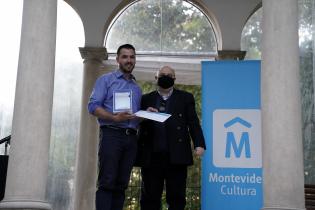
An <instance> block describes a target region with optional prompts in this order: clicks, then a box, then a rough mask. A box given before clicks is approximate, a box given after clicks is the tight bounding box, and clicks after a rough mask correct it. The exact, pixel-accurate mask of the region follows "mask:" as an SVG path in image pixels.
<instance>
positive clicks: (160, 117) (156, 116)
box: [135, 110, 171, 122]
mask: <svg viewBox="0 0 315 210" xmlns="http://www.w3.org/2000/svg"><path fill="white" fill-rule="evenodd" d="M135 115H136V116H138V117H142V118H146V119H149V120H154V121H158V122H164V121H165V120H167V119H168V118H169V117H170V116H171V115H170V114H166V113H161V112H149V111H143V110H140V111H138V112H136V113H135Z"/></svg>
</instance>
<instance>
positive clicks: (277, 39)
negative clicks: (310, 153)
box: [261, 0, 305, 210]
mask: <svg viewBox="0 0 315 210" xmlns="http://www.w3.org/2000/svg"><path fill="white" fill-rule="evenodd" d="M261 75H262V80H261V85H262V138H263V141H262V143H263V178H264V184H263V189H264V206H263V208H262V209H264V210H302V209H305V204H304V202H305V201H304V175H303V151H302V144H303V142H302V126H301V97H300V85H299V81H300V78H299V46H298V5H297V1H296V0H263V40H262V74H261Z"/></svg>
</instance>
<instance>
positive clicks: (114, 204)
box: [96, 127, 137, 210]
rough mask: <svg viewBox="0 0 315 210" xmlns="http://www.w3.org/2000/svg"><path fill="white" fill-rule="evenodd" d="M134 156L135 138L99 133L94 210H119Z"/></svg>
mask: <svg viewBox="0 0 315 210" xmlns="http://www.w3.org/2000/svg"><path fill="white" fill-rule="evenodd" d="M136 153H137V136H136V135H132V134H131V135H126V133H124V132H121V131H119V130H114V129H110V128H103V127H102V128H101V129H100V143H99V152H98V158H99V161H98V163H99V172H98V183H97V185H98V186H97V187H98V189H97V191H96V210H121V209H123V205H124V200H125V190H126V189H127V187H128V183H129V179H130V173H131V170H132V166H133V164H134V161H135V157H136Z"/></svg>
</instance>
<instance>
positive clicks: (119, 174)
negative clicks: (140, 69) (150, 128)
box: [88, 44, 142, 210]
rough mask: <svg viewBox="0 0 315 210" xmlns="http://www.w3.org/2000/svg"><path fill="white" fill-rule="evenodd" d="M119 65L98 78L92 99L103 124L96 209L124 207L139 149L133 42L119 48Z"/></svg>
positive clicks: (90, 107) (94, 111) (91, 105)
mask: <svg viewBox="0 0 315 210" xmlns="http://www.w3.org/2000/svg"><path fill="white" fill-rule="evenodd" d="M116 61H117V63H118V64H119V69H118V70H116V71H113V72H110V73H107V74H104V75H102V76H101V77H99V78H98V79H97V80H96V83H95V85H94V88H93V92H92V94H91V96H90V100H89V103H88V110H89V113H91V114H92V115H94V116H96V117H97V119H98V123H99V125H100V143H99V152H98V158H99V160H98V161H99V164H98V165H99V171H98V183H97V187H98V189H97V191H96V202H95V203H96V210H120V209H123V204H124V200H125V190H126V189H127V187H128V183H129V179H130V173H131V170H132V166H133V163H134V161H135V157H136V152H137V129H138V123H139V118H137V117H136V116H135V115H134V114H133V113H135V112H137V111H138V110H139V109H140V101H141V95H142V92H141V89H140V87H139V86H138V85H137V84H136V82H135V78H134V76H133V75H132V74H131V73H132V71H133V69H134V67H135V63H136V53H135V48H134V47H133V46H132V45H130V44H125V45H122V46H120V47H119V48H118V50H117V57H116Z"/></svg>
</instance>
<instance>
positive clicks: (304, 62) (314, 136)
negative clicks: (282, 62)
mask: <svg viewBox="0 0 315 210" xmlns="http://www.w3.org/2000/svg"><path fill="white" fill-rule="evenodd" d="M299 17H300V18H299V45H300V76H301V82H300V85H301V94H302V110H303V111H302V131H303V142H304V171H305V183H306V184H315V162H314V159H315V127H314V126H315V124H314V122H315V121H314V120H315V118H314V117H315V116H314V70H315V69H314V38H315V36H314V35H315V32H314V26H315V2H314V1H310V0H300V1H299Z"/></svg>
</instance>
